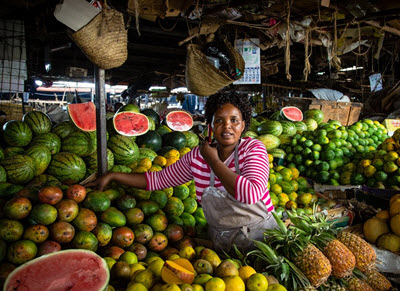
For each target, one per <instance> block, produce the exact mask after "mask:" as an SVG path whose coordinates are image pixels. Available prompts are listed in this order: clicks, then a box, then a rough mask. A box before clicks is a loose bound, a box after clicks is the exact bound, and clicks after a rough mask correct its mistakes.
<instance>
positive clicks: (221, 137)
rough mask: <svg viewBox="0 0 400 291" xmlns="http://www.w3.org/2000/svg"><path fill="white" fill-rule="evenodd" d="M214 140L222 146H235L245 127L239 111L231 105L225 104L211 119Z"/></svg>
mask: <svg viewBox="0 0 400 291" xmlns="http://www.w3.org/2000/svg"><path fill="white" fill-rule="evenodd" d="M212 125H213V132H214V138H215V139H216V140H217V142H218V144H220V145H222V146H230V145H235V144H236V142H237V141H238V140H239V138H240V136H241V135H242V132H243V130H244V127H245V121H244V120H243V116H242V113H241V112H240V110H239V109H238V108H237V107H235V106H234V105H232V104H231V103H225V104H224V105H222V106H221V107H220V108H218V109H217V111H216V112H215V114H214V117H213V122H212Z"/></svg>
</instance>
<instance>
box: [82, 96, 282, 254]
mask: <svg viewBox="0 0 400 291" xmlns="http://www.w3.org/2000/svg"><path fill="white" fill-rule="evenodd" d="M205 118H206V122H207V123H210V124H211V125H212V132H213V138H214V141H213V142H209V141H208V140H204V141H203V142H202V143H201V145H200V146H199V147H195V148H193V149H192V150H191V151H190V152H188V153H187V154H185V155H184V156H182V157H181V158H180V159H179V160H178V161H177V162H176V163H174V164H172V165H171V166H169V167H166V168H164V169H163V170H162V171H159V172H147V173H143V174H133V173H130V174H127V173H111V172H110V173H107V174H105V175H103V176H101V177H99V178H98V179H97V180H96V181H95V182H93V183H92V184H91V185H88V186H95V187H97V188H98V189H100V190H102V189H104V187H105V186H106V185H107V184H108V183H110V182H111V181H116V182H118V183H122V184H124V185H127V186H130V187H135V188H141V189H146V190H148V191H153V190H159V189H164V188H168V187H173V186H178V185H181V184H184V183H187V182H189V181H190V180H192V179H194V182H195V186H196V198H197V200H198V201H199V202H200V203H201V205H202V208H203V211H204V215H205V217H206V219H207V222H208V224H209V238H210V239H211V240H212V242H213V244H214V248H215V249H216V250H224V251H226V252H230V250H231V247H232V244H235V245H236V246H237V247H238V248H239V249H241V250H244V251H248V250H251V249H252V248H254V244H253V240H263V232H264V230H265V229H267V228H275V227H277V224H276V222H275V220H274V217H273V216H272V215H271V212H272V211H273V210H274V207H273V205H272V202H271V198H270V196H269V192H268V188H267V184H268V176H269V162H268V154H267V151H266V149H265V146H264V145H263V143H262V142H261V141H259V140H257V139H252V138H249V137H246V138H241V135H242V133H244V132H245V130H246V128H247V127H248V126H249V124H250V118H251V106H250V103H249V101H248V98H247V97H246V96H243V95H240V94H237V93H235V92H229V93H217V94H214V95H212V96H210V97H208V98H207V102H206V104H205Z"/></svg>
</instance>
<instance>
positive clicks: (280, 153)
mask: <svg viewBox="0 0 400 291" xmlns="http://www.w3.org/2000/svg"><path fill="white" fill-rule="evenodd" d="M268 153H269V154H270V155H272V156H273V157H274V158H277V159H284V158H285V156H286V152H285V151H284V150H283V149H279V148H276V149H272V150H269V151H268Z"/></svg>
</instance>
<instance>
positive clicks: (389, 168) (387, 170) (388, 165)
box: [383, 161, 399, 174]
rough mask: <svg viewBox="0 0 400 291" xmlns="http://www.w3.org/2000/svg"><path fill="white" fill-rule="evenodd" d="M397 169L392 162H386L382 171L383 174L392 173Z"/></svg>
mask: <svg viewBox="0 0 400 291" xmlns="http://www.w3.org/2000/svg"><path fill="white" fill-rule="evenodd" d="M398 168H399V167H398V166H397V165H396V164H395V163H394V162H393V161H388V162H386V163H385V164H383V170H384V171H385V173H388V174H390V173H393V172H394V171H396V170H397V169H398Z"/></svg>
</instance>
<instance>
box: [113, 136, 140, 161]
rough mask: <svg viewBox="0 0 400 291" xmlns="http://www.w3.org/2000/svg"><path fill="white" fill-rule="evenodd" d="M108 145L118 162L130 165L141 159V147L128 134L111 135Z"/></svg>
mask: <svg viewBox="0 0 400 291" xmlns="http://www.w3.org/2000/svg"><path fill="white" fill-rule="evenodd" d="M107 146H108V148H109V149H110V150H111V151H112V152H113V154H114V161H115V163H116V164H120V165H129V164H130V163H132V162H133V161H136V160H138V159H139V147H138V146H137V144H136V143H135V142H132V141H131V140H130V139H129V138H128V137H126V136H123V135H115V136H112V137H110V139H109V141H108V143H107Z"/></svg>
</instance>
